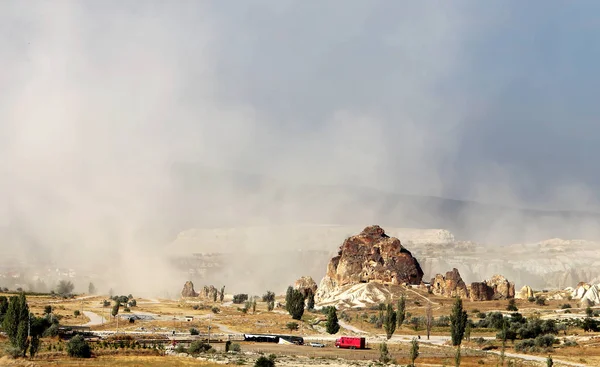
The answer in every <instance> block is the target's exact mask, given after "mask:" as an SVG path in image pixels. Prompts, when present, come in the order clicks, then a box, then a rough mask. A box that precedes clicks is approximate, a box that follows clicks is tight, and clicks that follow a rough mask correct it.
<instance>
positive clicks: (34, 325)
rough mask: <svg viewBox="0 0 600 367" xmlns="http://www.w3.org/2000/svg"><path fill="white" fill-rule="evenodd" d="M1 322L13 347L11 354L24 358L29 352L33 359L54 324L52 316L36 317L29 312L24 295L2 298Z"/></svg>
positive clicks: (0, 301)
mask: <svg viewBox="0 0 600 367" xmlns="http://www.w3.org/2000/svg"><path fill="white" fill-rule="evenodd" d="M50 310H51V309H50ZM0 320H1V325H2V329H3V330H4V332H5V333H6V335H7V337H8V341H9V343H10V345H11V348H12V350H11V353H12V354H13V355H15V356H23V357H25V356H26V355H27V352H28V351H29V355H30V356H31V357H33V356H35V355H36V354H37V352H38V350H39V347H40V338H41V337H42V335H44V333H46V331H47V330H49V329H50V328H51V327H52V326H53V324H54V322H53V320H52V319H51V317H50V314H47V315H46V317H36V316H35V315H33V314H32V313H30V312H29V306H28V305H27V298H26V297H25V294H24V293H21V294H20V295H18V296H12V297H10V299H7V298H6V297H0ZM56 322H57V321H56ZM55 328H56V327H55Z"/></svg>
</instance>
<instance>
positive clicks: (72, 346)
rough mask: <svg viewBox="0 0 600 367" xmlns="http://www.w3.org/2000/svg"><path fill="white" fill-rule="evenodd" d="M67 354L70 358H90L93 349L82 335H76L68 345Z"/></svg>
mask: <svg viewBox="0 0 600 367" xmlns="http://www.w3.org/2000/svg"><path fill="white" fill-rule="evenodd" d="M67 353H68V354H69V356H70V357H76V358H90V357H91V356H92V349H91V348H90V345H89V344H88V342H86V341H85V339H83V337H82V336H81V335H76V336H74V337H73V338H72V339H71V340H69V342H68V343H67Z"/></svg>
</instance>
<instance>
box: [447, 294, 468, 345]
mask: <svg viewBox="0 0 600 367" xmlns="http://www.w3.org/2000/svg"><path fill="white" fill-rule="evenodd" d="M466 327H467V313H466V312H465V311H463V303H462V299H460V298H458V297H456V300H455V301H454V305H453V306H452V312H451V314H450V336H451V337H452V345H455V346H456V345H460V344H461V343H462V339H463V336H464V335H465V328H466Z"/></svg>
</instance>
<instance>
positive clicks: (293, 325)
mask: <svg viewBox="0 0 600 367" xmlns="http://www.w3.org/2000/svg"><path fill="white" fill-rule="evenodd" d="M285 327H287V328H288V329H290V331H294V330H298V323H297V322H288V323H287V324H285Z"/></svg>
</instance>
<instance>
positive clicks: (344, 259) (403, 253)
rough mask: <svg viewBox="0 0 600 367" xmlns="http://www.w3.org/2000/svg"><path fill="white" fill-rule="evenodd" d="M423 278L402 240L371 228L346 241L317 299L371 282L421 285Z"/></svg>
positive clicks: (332, 264)
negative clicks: (347, 287)
mask: <svg viewBox="0 0 600 367" xmlns="http://www.w3.org/2000/svg"><path fill="white" fill-rule="evenodd" d="M422 278H423V270H421V266H420V265H419V262H418V261H417V259H416V258H414V257H413V256H412V254H411V253H410V251H408V250H407V249H405V248H404V247H403V246H402V244H401V243H400V240H398V239H397V238H394V237H389V236H388V235H386V234H385V231H384V230H383V228H381V227H379V226H377V225H375V226H369V227H366V228H365V229H364V230H363V231H362V232H361V233H359V234H358V235H356V236H352V237H349V238H348V239H346V240H345V241H344V243H343V244H342V245H341V246H340V249H339V251H338V254H337V255H336V256H334V257H333V258H332V259H331V260H330V261H329V264H328V266H327V274H326V275H325V277H324V278H323V279H322V280H321V283H320V285H319V288H318V290H317V294H316V297H315V300H316V301H317V302H319V301H320V300H324V299H326V298H328V295H329V294H330V293H335V292H336V291H337V290H338V289H339V288H340V287H343V286H348V285H354V284H360V283H370V282H377V283H381V284H395V285H397V284H404V283H407V284H420V283H421V280H422Z"/></svg>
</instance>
